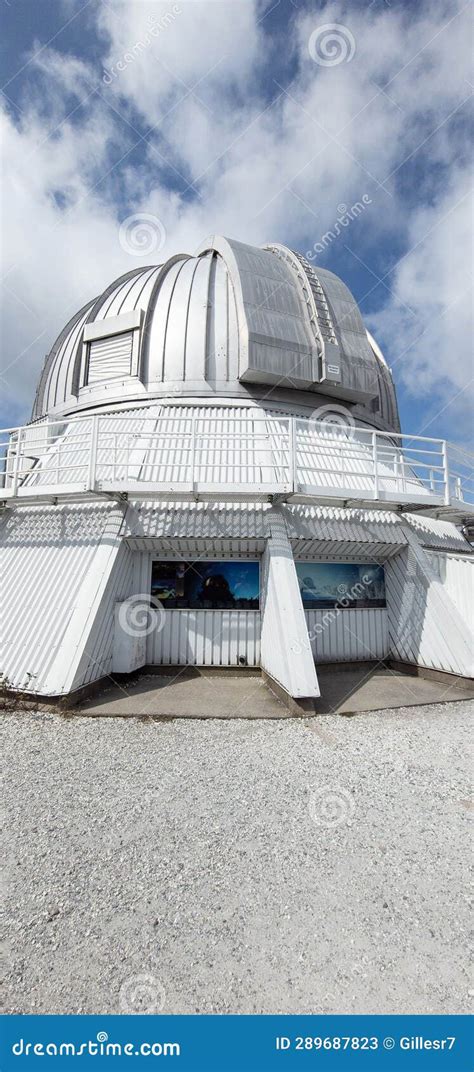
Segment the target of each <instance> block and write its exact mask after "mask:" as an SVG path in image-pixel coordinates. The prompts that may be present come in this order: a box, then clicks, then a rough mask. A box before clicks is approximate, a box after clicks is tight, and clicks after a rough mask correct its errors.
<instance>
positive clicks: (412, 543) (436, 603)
mask: <svg viewBox="0 0 474 1072" xmlns="http://www.w3.org/2000/svg"><path fill="white" fill-rule="evenodd" d="M402 529H403V533H404V535H405V537H406V539H407V545H408V546H407V547H406V549H405V550H404V551H401V552H400V553H399V554H398V555H395V556H394V557H393V558H391V559H390V560H389V561H388V562H387V563H386V566H385V580H386V588H387V610H388V625H389V637H390V649H391V654H392V657H394V658H396V659H400V660H401V661H402V662H406V663H412V664H413V665H415V666H421V667H425V668H427V669H432V670H442V671H444V672H445V673H450V674H458V675H460V676H462V677H472V676H473V661H474V660H473V653H474V638H473V635H472V623H469V622H467V621H465V620H464V619H463V617H462V615H461V613H460V611H459V609H458V607H457V606H456V605H455V604H454V602H453V600H452V598H451V596H450V594H449V592H448V591H447V590H446V587H445V585H444V584H443V583H442V581H440V579H439V577H438V576H437V574H436V572H435V570H434V569H433V566H432V564H431V562H430V556H429V555H428V554H427V553H426V551H425V549H424V547H423V546H422V544H421V542H420V540H419V539H418V537H417V535H416V534H415V533H414V532H413V530H412V529H411V528H410V526H409V525H407V524H403V523H402Z"/></svg>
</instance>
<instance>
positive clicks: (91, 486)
mask: <svg viewBox="0 0 474 1072" xmlns="http://www.w3.org/2000/svg"><path fill="white" fill-rule="evenodd" d="M99 420H100V418H99V415H98V414H97V413H95V414H94V416H93V417H92V428H91V441H90V447H89V474H88V480H87V488H88V490H89V491H95V478H96V468H97V445H98V442H99Z"/></svg>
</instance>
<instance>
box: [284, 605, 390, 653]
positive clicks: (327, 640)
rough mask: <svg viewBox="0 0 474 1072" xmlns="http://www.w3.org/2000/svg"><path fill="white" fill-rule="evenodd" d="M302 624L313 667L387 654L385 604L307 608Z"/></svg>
mask: <svg viewBox="0 0 474 1072" xmlns="http://www.w3.org/2000/svg"><path fill="white" fill-rule="evenodd" d="M305 614H306V623H307V626H308V636H309V640H310V643H311V650H312V652H313V655H314V659H315V662H316V666H318V665H319V664H320V663H332V662H366V661H371V660H374V659H383V658H384V657H385V656H386V655H388V624H387V609H386V607H368V608H365V609H356V608H354V609H350V608H346V609H344V610H340V611H339V613H338V612H337V610H336V609H330V608H328V609H326V610H307V611H305Z"/></svg>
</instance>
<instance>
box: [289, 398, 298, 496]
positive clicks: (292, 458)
mask: <svg viewBox="0 0 474 1072" xmlns="http://www.w3.org/2000/svg"><path fill="white" fill-rule="evenodd" d="M296 420H297V418H296V417H290V418H289V421H290V427H289V429H288V431H289V434H290V444H289V445H290V449H289V458H288V460H289V463H290V464H289V469H290V471H289V473H288V476H289V483H290V485H291V490H292V492H293V493H294V492H295V491H296V488H297V480H296V447H297V440H296Z"/></svg>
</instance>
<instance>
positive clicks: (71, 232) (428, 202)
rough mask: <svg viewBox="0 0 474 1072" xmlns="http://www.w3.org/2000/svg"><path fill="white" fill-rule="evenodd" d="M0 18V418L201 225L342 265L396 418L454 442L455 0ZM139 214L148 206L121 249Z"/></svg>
mask: <svg viewBox="0 0 474 1072" xmlns="http://www.w3.org/2000/svg"><path fill="white" fill-rule="evenodd" d="M0 15H1V18H2V22H3V35H2V67H3V70H2V77H1V82H2V87H3V92H2V114H1V123H2V139H1V140H2V179H3V182H2V191H3V192H2V240H1V253H2V266H1V276H2V292H1V299H2V350H1V359H2V368H3V378H2V395H1V407H0V408H1V413H0V419H1V423H2V424H13V423H17V422H20V421H22V420H24V419H26V418H28V416H29V412H30V409H31V404H32V400H33V396H34V390H35V385H36V380H37V378H38V375H39V372H40V368H41V364H42V361H43V359H44V355H45V354H46V353H47V352H48V350H49V349H50V347H51V345H52V343H53V342H54V340H55V337H56V336H57V335H58V334H59V331H60V330H61V328H62V326H63V325H64V323H65V322H66V321H67V319H68V318H69V317H70V316H71V315H72V314H73V313H74V312H75V311H76V309H78V308H79V307H80V306H82V305H84V304H85V303H86V301H88V300H89V299H90V298H91V297H93V296H94V295H95V294H97V293H99V292H100V291H101V290H102V289H103V288H104V287H105V286H106V285H107V284H108V283H109V282H110V281H111V280H112V279H113V278H115V277H116V276H118V275H120V274H121V273H123V272H126V271H128V270H129V269H131V268H135V267H138V266H139V265H140V264H141V263H143V264H150V263H155V262H156V263H159V262H160V261H162V260H164V259H166V258H167V257H168V256H170V255H171V254H172V253H174V252H176V251H179V250H183V251H186V252H192V251H193V250H194V249H195V248H196V246H197V245H198V244H199V242H200V241H201V240H202V239H203V238H204V237H206V236H207V235H208V234H210V233H212V232H216V231H217V232H219V233H223V234H226V235H228V236H230V237H235V238H240V239H242V240H243V241H248V242H251V243H255V244H259V243H263V242H267V241H271V240H277V241H280V242H284V243H285V244H287V245H289V246H291V247H293V248H296V249H298V250H301V251H302V252H304V253H306V254H307V255H308V253H311V256H312V258H313V261H312V262H313V264H314V265H317V264H320V265H322V266H323V267H327V268H330V269H332V270H333V271H335V272H337V273H338V274H339V275H341V276H342V277H343V278H344V280H345V281H346V282H347V283H348V285H349V286H350V288H351V289H352V290H353V292H354V294H355V296H356V298H357V300H358V301H359V303H360V306H361V308H362V311H363V314H364V317H365V320H366V323H367V325H368V326H369V327H370V329H371V330H372V332H373V334H374V335H375V336H376V338H377V341H378V342H379V344H380V345H381V346H382V348H383V350H384V352H385V354H386V357H387V359H388V361H389V364H390V365H391V367H392V368H393V372H394V375H395V378H396V382H397V386H398V390H399V397H400V402H401V415H402V422H403V426H404V428H405V429H406V430H409V431H411V432H413V433H419V434H426V435H440V436H447V437H449V438H451V439H455V440H457V441H464V442H466V441H467V440H468V438H469V432H470V420H469V415H470V407H471V406H472V358H471V326H470V323H469V318H470V308H471V305H470V292H469V285H470V280H469V274H470V270H471V248H472V247H471V225H472V202H471V201H470V193H469V181H470V151H469V141H470V124H469V117H470V97H471V95H472V86H473V83H474V75H473V73H472V70H471V69H470V66H469V52H470V35H471V32H472V22H471V12H470V5H469V4H466V3H463V2H459V3H458V2H456V0H449V2H446V3H445V2H443V0H439V2H436V0H431V2H430V3H426V4H424V3H422V2H417V3H408V2H407V3H397V2H396V0H390V3H389V0H372V3H360V4H359V3H357V2H352V3H350V4H346V5H344V4H341V3H327V4H324V3H315V2H305V0H269V2H267V0H178V2H177V3H173V2H172V0H165V2H164V3H157V2H155V0H2V2H1V11H0ZM354 206H362V208H359V207H357V209H356V210H355V211H353V208H354ZM136 213H140V214H141V213H145V214H147V215H148V216H149V217H151V220H148V226H147V229H146V232H143V233H142V234H138V235H135V238H136V242H135V248H132V247H131V244H130V242H127V241H124V239H123V236H124V229H123V227H122V230H121V224H123V221H124V220H126V219H127V218H128V217H129V216H131V215H134V214H136ZM352 216H353V217H354V218H353V219H352V218H351V217H352ZM140 240H141V241H143V243H144V248H142V247H140V245H139V242H140ZM141 251H142V256H137V253H140V252H141Z"/></svg>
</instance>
